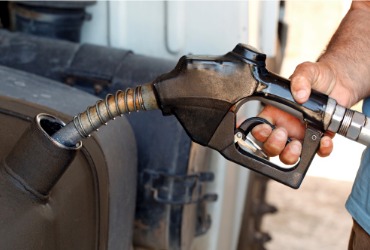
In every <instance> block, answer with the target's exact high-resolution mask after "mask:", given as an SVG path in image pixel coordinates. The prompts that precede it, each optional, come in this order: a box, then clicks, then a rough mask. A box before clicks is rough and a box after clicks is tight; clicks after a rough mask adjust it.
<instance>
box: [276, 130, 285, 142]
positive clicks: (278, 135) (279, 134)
mask: <svg viewBox="0 0 370 250" xmlns="http://www.w3.org/2000/svg"><path fill="white" fill-rule="evenodd" d="M275 136H276V138H277V139H279V140H286V137H287V135H286V132H285V131H284V130H282V129H279V130H277V131H276V134H275Z"/></svg>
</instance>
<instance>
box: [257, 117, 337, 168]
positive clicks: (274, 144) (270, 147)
mask: <svg viewBox="0 0 370 250" xmlns="http://www.w3.org/2000/svg"><path fill="white" fill-rule="evenodd" d="M252 134H253V136H254V137H255V138H256V139H257V140H258V141H260V142H262V143H263V146H262V149H263V151H264V152H265V153H266V154H267V155H268V156H269V157H274V156H279V158H280V161H281V162H283V163H284V164H287V165H292V164H294V163H296V162H297V161H298V160H299V157H300V156H301V154H302V150H304V149H302V143H301V141H299V140H297V139H293V140H292V141H291V142H289V143H288V144H286V142H287V140H288V132H287V130H286V129H285V128H282V127H279V128H276V129H275V130H272V129H271V127H270V126H269V125H267V124H261V125H258V126H256V127H255V128H254V129H253V130H252ZM332 151H333V141H332V138H331V137H330V136H327V135H325V136H323V137H322V138H321V141H320V147H319V150H318V151H317V154H318V155H319V156H321V157H326V156H329V155H330V153H331V152H332Z"/></svg>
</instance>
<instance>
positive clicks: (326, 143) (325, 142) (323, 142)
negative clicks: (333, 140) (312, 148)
mask: <svg viewBox="0 0 370 250" xmlns="http://www.w3.org/2000/svg"><path fill="white" fill-rule="evenodd" d="M329 146H330V141H329V140H321V147H325V148H327V147H329Z"/></svg>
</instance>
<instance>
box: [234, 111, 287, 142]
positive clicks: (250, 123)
mask: <svg viewBox="0 0 370 250" xmlns="http://www.w3.org/2000/svg"><path fill="white" fill-rule="evenodd" d="M260 124H267V125H269V126H270V127H271V128H272V130H274V129H276V126H275V125H273V124H272V123H271V122H269V121H268V120H266V119H264V118H261V117H251V118H248V119H246V120H245V121H244V122H243V123H242V124H241V125H240V126H239V128H238V129H237V130H238V131H240V132H242V134H243V136H244V138H243V139H245V137H246V136H247V135H248V134H249V133H250V132H251V131H252V129H253V128H254V127H256V126H258V125H260ZM291 141H292V139H291V138H289V137H288V140H287V142H286V144H288V143H289V142H291Z"/></svg>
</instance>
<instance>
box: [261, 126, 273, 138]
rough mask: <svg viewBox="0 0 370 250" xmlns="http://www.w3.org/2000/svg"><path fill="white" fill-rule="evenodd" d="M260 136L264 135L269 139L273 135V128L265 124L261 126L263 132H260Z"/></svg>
mask: <svg viewBox="0 0 370 250" xmlns="http://www.w3.org/2000/svg"><path fill="white" fill-rule="evenodd" d="M259 133H260V135H262V136H263V137H268V136H269V135H270V134H271V128H270V126H268V125H266V124H264V125H262V126H261V130H260V132H259Z"/></svg>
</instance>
